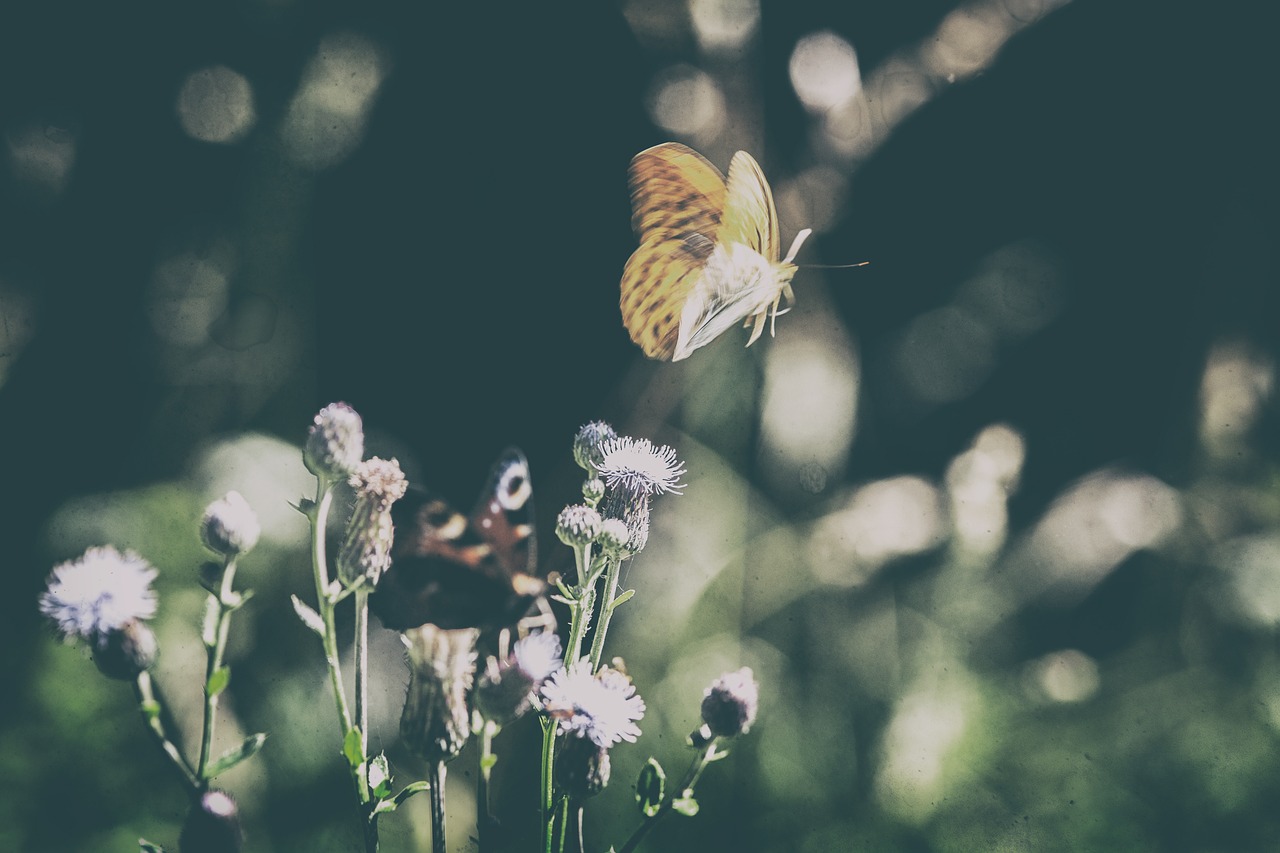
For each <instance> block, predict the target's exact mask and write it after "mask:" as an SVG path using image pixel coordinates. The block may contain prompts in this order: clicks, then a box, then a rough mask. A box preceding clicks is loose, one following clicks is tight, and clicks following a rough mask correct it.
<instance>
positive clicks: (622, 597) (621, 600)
mask: <svg viewBox="0 0 1280 853" xmlns="http://www.w3.org/2000/svg"><path fill="white" fill-rule="evenodd" d="M635 594H636V591H635V590H634V589H629V590H627V591H626V592H622V593H619V594H618V597H617V598H615V599H614V600H613V604H610V605H609V612H610V613H612V612H613V611H615V610H617V609H618V608H619V607H620V606H622V605H623V604H626V603H627V602H628V601H630V600H631V596H633V595H635Z"/></svg>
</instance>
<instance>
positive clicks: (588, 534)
mask: <svg viewBox="0 0 1280 853" xmlns="http://www.w3.org/2000/svg"><path fill="white" fill-rule="evenodd" d="M601 522H602V519H601V518H600V513H598V512H596V511H595V510H594V509H592V508H591V507H589V506H583V505H581V504H575V505H574V506H567V507H565V508H564V509H562V510H561V511H560V515H559V517H557V518H556V535H557V536H559V537H560V541H561V542H563V543H564V544H566V545H572V546H575V547H581V546H583V545H590V544H591V540H593V539H595V538H596V536H597V535H598V534H599V533H600V524H601Z"/></svg>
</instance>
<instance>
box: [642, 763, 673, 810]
mask: <svg viewBox="0 0 1280 853" xmlns="http://www.w3.org/2000/svg"><path fill="white" fill-rule="evenodd" d="M666 791H667V774H666V771H664V770H663V769H662V765H661V764H659V763H658V760H657V759H656V758H650V759H649V760H648V761H647V762H645V765H644V767H641V768H640V776H639V778H638V779H636V805H638V806H640V813H641V814H643V815H644V816H645V817H653V816H654V815H656V814H657V813H658V810H659V809H661V808H662V798H663V797H664V796H666Z"/></svg>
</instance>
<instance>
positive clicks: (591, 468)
mask: <svg viewBox="0 0 1280 853" xmlns="http://www.w3.org/2000/svg"><path fill="white" fill-rule="evenodd" d="M617 437H618V434H617V433H616V432H614V431H613V427H611V426H609V425H608V424H607V423H605V422H604V421H592V422H591V423H589V424H584V425H583V426H582V428H581V429H579V430H578V434H577V435H576V436H574V437H573V459H574V461H575V462H577V463H578V464H579V465H581V466H582V467H583V469H584V470H586V472H587V473H588V474H594V472H595V470H596V469H597V468H599V467H600V463H601V462H602V461H604V452H603V447H604V445H605V443H606V442H608V441H610V440H612V439H615V438H617Z"/></svg>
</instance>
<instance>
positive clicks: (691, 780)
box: [618, 738, 716, 853]
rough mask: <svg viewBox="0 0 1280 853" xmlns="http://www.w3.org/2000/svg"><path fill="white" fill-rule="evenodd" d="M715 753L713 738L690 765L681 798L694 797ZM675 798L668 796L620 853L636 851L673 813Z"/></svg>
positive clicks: (638, 827)
mask: <svg viewBox="0 0 1280 853" xmlns="http://www.w3.org/2000/svg"><path fill="white" fill-rule="evenodd" d="M715 753H716V739H715V738H712V740H711V742H710V743H709V744H707V746H706V749H704V750H703V751H702V752H700V753H698V756H697V757H696V758H695V759H694V760H693V763H692V764H690V765H689V772H687V773H686V774H685V776H684V781H683V782H681V783H680V787H679V788H677V789H676V792H677V793H678V794H679V796H680V797H682V798H683V797H691V796H693V789H694V786H696V785H697V784H698V779H699V778H700V777H701V776H702V771H703V770H705V769H706V766H707V765H708V764H709V763H711V759H712V757H713V756H714V755H715ZM675 797H676V794H675V793H672V794H668V795H667V797H666V798H665V799H664V800H663V801H662V805H660V806H659V807H658V810H657V811H656V812H654V813H653V814H652V815H651V816H649V817H646V818H645V819H644V822H643V823H641V824H640V825H639V826H637V827H636V830H635V832H633V833H631V837H630V838H628V839H627V843H626V844H624V845H622V849H620V850H619V851H618V853H632V851H633V850H635V849H636V846H637V845H638V844H639V843H640V842H641V841H642V840H644V837H645V836H646V835H648V834H649V830H651V829H653V827H654V826H656V825H657V823H658V821H660V820H662V818H664V817H665V816H666V815H667V814H668V813H669V812H670V811H671V807H672V804H673V803H674V802H675Z"/></svg>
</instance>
